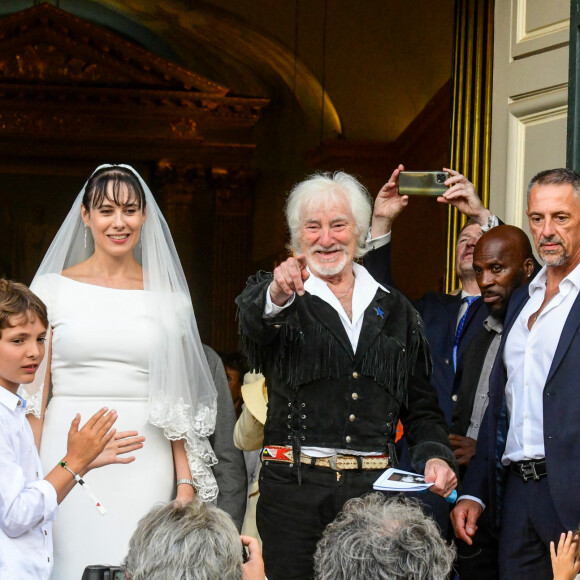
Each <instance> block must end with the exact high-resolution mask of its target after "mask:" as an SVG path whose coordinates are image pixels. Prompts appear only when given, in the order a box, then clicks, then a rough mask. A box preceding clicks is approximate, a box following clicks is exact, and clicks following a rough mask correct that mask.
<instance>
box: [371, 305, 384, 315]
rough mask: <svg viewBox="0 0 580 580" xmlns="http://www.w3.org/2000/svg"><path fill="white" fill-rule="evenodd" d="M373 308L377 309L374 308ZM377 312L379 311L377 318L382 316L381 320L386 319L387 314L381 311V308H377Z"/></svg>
mask: <svg viewBox="0 0 580 580" xmlns="http://www.w3.org/2000/svg"><path fill="white" fill-rule="evenodd" d="M373 308H375V307H374V306H373ZM375 310H376V311H377V316H380V317H381V318H384V317H385V313H384V312H383V311H382V310H381V307H380V306H378V307H376V308H375Z"/></svg>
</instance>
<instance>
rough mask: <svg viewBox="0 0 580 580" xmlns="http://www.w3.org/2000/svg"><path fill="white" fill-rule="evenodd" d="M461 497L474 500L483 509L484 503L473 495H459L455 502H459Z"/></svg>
mask: <svg viewBox="0 0 580 580" xmlns="http://www.w3.org/2000/svg"><path fill="white" fill-rule="evenodd" d="M462 499H470V500H472V501H474V502H477V503H478V504H479V505H480V506H481V507H482V508H483V509H485V504H484V503H483V502H482V501H481V500H480V499H479V498H477V497H475V496H473V495H461V496H459V497H458V498H457V502H456V503H459V502H460V501H461V500H462Z"/></svg>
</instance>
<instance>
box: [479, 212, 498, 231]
mask: <svg viewBox="0 0 580 580" xmlns="http://www.w3.org/2000/svg"><path fill="white" fill-rule="evenodd" d="M497 226H499V219H498V218H497V216H495V215H493V214H491V215H490V216H489V217H488V218H487V224H486V225H485V226H479V227H480V228H481V231H482V232H483V233H484V234H485V232H488V231H489V230H491V228H495V227H497Z"/></svg>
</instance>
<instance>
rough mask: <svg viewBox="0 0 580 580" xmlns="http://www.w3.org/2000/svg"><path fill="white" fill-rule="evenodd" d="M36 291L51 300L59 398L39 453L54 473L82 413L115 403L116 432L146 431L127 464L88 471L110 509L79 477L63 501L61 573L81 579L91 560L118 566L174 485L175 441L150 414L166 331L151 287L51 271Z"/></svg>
mask: <svg viewBox="0 0 580 580" xmlns="http://www.w3.org/2000/svg"><path fill="white" fill-rule="evenodd" d="M42 278H43V279H40V280H38V284H35V292H36V293H37V294H38V295H39V296H40V297H41V298H42V299H43V300H44V301H45V303H46V305H47V307H48V311H49V320H50V325H51V327H52V329H53V335H52V367H51V371H52V384H53V389H52V399H51V400H50V401H49V404H48V407H47V412H46V419H45V422H44V428H43V432H42V441H41V447H40V457H41V460H42V466H43V469H44V471H45V473H48V472H49V471H50V470H51V469H52V468H53V467H54V466H55V465H56V464H57V463H58V462H59V461H60V460H61V459H62V458H63V457H64V456H65V454H66V444H67V434H68V431H69V428H70V423H71V421H72V420H73V418H74V416H75V414H76V413H80V414H81V426H82V425H84V423H85V422H86V421H87V420H88V419H89V418H90V417H91V415H92V414H93V413H95V412H96V411H98V410H99V409H100V408H102V407H108V408H109V409H116V410H117V412H118V415H119V418H118V420H117V422H116V424H115V428H116V429H117V431H124V430H137V431H139V434H140V435H144V436H145V437H146V441H145V444H144V447H143V449H140V450H138V451H136V452H134V455H135V456H136V460H135V461H134V462H133V463H131V464H129V465H108V466H106V467H102V468H99V469H95V470H93V471H91V472H89V473H88V474H87V476H86V481H87V483H88V484H89V485H90V486H91V488H92V489H93V491H94V493H95V495H96V496H97V497H98V498H99V500H100V501H101V503H102V505H103V506H104V507H105V509H106V510H107V513H106V514H105V515H101V514H100V513H99V512H98V511H97V509H96V507H95V506H94V505H93V503H92V502H91V501H90V499H89V498H88V497H87V495H86V494H85V493H84V491H83V489H82V488H81V486H79V485H76V486H75V488H74V489H73V490H72V491H71V493H70V494H69V495H68V497H67V498H66V499H65V500H64V502H63V503H62V504H61V506H60V509H59V513H58V515H57V519H56V522H55V524H54V570H53V573H52V577H51V578H52V579H53V580H80V579H81V577H82V573H83V570H84V569H85V567H86V566H88V565H90V564H110V565H119V564H120V563H121V562H122V560H123V558H124V556H125V555H126V553H127V547H128V542H129V539H130V537H131V535H132V533H133V531H134V530H135V528H136V526H137V523H138V522H139V519H140V518H141V517H143V516H144V515H145V514H146V513H147V512H148V511H149V509H151V507H152V506H153V505H154V504H156V503H158V502H166V501H169V500H170V499H171V498H172V496H173V493H174V480H175V476H174V467H173V457H172V451H171V443H170V441H168V440H167V439H166V438H165V437H164V436H163V433H162V431H161V430H160V429H158V428H157V427H154V426H152V425H150V424H148V423H147V421H146V418H147V403H148V394H149V393H148V391H149V384H148V380H149V374H148V366H149V352H150V351H151V349H156V348H160V347H161V341H162V340H163V338H162V336H163V332H161V331H160V329H159V328H157V327H156V324H155V321H154V320H153V318H152V316H151V312H152V310H153V309H152V308H151V295H150V293H149V292H146V291H144V290H118V289H112V288H105V287H102V286H95V285H91V284H85V283H82V282H77V281H75V280H71V279H69V278H65V277H63V276H60V275H57V274H49V275H47V276H43V277H42Z"/></svg>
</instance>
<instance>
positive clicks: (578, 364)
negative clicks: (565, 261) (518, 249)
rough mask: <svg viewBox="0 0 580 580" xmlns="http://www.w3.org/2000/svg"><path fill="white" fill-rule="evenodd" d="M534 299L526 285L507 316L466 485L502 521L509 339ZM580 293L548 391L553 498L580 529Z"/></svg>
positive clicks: (565, 518) (547, 433) (569, 522)
mask: <svg viewBox="0 0 580 580" xmlns="http://www.w3.org/2000/svg"><path fill="white" fill-rule="evenodd" d="M528 299H529V292H528V288H527V286H525V287H522V288H519V289H518V290H516V291H515V292H514V294H513V296H512V298H511V300H510V305H509V309H508V312H507V315H506V321H505V325H504V333H503V338H502V342H501V345H500V350H499V353H498V356H497V358H496V361H495V364H494V367H493V369H492V373H491V376H490V385H489V386H490V391H489V397H490V400H489V406H488V409H487V412H486V418H485V420H484V424H483V425H482V430H481V431H480V434H479V437H478V440H477V450H476V454H475V455H474V457H473V458H472V459H471V462H470V464H469V468H468V470H467V473H466V476H465V480H464V482H463V489H462V493H463V494H466V495H473V496H475V497H477V498H479V499H481V500H482V501H484V502H485V503H486V504H487V505H488V507H489V509H490V510H493V512H492V513H494V512H495V516H496V520H497V521H498V522H499V515H500V510H501V496H502V489H503V481H504V477H505V473H506V469H505V467H503V466H502V465H501V462H500V460H501V456H502V455H503V452H504V449H505V433H506V432H507V417H506V414H507V413H506V407H505V385H506V380H507V377H506V371H505V367H504V364H503V351H504V347H505V340H506V338H507V336H508V335H509V331H510V330H511V328H512V326H513V324H514V322H515V320H516V319H517V317H518V315H519V314H520V312H521V311H522V309H523V307H524V305H525V304H526V302H527V301H528ZM579 383H580V295H579V296H578V298H577V299H576V301H575V302H574V304H573V306H572V309H571V311H570V314H569V315H568V318H567V319H566V322H565V324H564V328H563V330H562V334H561V335H560V340H559V341H558V346H557V348H556V352H555V354H554V359H553V361H552V365H551V367H550V371H549V373H548V377H547V379H546V384H545V386H544V391H543V417H544V446H545V452H546V462H547V470H548V475H547V477H548V483H549V487H550V494H551V496H552V500H553V502H554V505H555V507H556V512H557V513H558V516H559V518H560V521H561V522H562V524H563V525H564V526H565V527H566V528H567V529H569V530H573V529H576V528H577V527H578V522H579V521H580V494H578V493H576V492H575V490H576V487H577V483H578V481H580V388H579V387H580V384H579Z"/></svg>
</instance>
